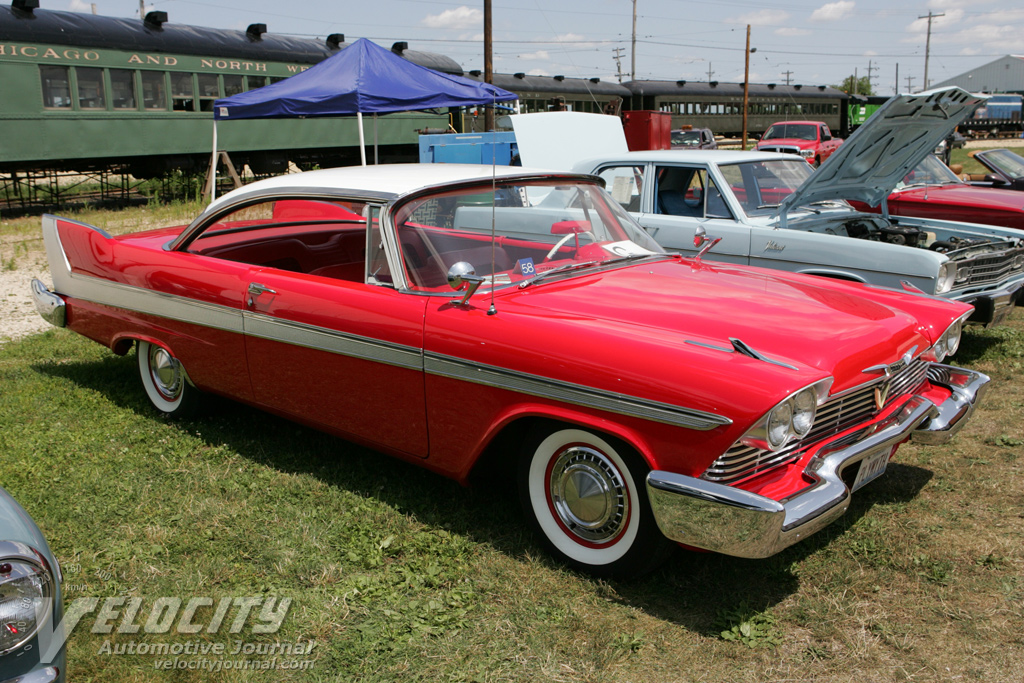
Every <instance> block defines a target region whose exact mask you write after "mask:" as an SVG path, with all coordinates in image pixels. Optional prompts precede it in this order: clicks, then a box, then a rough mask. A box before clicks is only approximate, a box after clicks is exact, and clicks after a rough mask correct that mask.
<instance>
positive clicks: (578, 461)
mask: <svg viewBox="0 0 1024 683" xmlns="http://www.w3.org/2000/svg"><path fill="white" fill-rule="evenodd" d="M549 486H550V493H551V502H552V503H553V505H554V508H555V513H556V514H557V515H558V518H559V520H561V522H562V524H563V525H564V526H565V527H566V528H567V529H569V531H571V532H572V533H573V534H575V535H576V536H578V537H579V538H581V539H583V540H585V541H590V542H591V543H603V542H606V541H610V540H612V539H614V538H615V537H616V536H618V535H619V533H620V532H621V531H622V529H623V527H624V526H625V524H626V521H627V520H628V519H629V496H628V495H627V492H626V486H625V485H624V484H623V483H622V477H621V476H620V475H619V471H618V469H617V468H616V467H615V465H614V463H612V461H611V460H609V459H608V457H607V456H605V455H604V454H603V453H601V452H600V451H597V450H594V449H592V448H588V447H586V446H573V447H571V448H569V449H568V450H566V451H564V452H563V453H561V454H560V455H559V456H558V458H557V459H556V460H555V464H554V467H552V469H551V479H550V482H549Z"/></svg>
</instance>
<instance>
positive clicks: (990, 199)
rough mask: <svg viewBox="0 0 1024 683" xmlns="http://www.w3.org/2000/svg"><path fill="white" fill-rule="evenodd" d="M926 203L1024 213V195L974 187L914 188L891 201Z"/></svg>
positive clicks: (894, 196)
mask: <svg viewBox="0 0 1024 683" xmlns="http://www.w3.org/2000/svg"><path fill="white" fill-rule="evenodd" d="M893 199H899V200H900V201H913V202H924V201H927V202H928V203H929V204H936V203H941V204H949V205H951V206H964V207H978V208H985V209H1002V210H1004V211H1013V212H1016V213H1022V212H1024V195H1022V194H1019V193H1014V192H1007V191H1006V190H997V189H995V188H991V187H976V186H974V185H932V186H930V187H912V188H909V189H906V190H901V191H898V192H894V193H893V194H892V195H890V201H892V200H893Z"/></svg>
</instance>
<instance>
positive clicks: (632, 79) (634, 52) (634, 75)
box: [629, 0, 636, 81]
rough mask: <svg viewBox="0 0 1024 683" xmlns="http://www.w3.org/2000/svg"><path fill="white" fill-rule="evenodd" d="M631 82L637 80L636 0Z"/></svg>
mask: <svg viewBox="0 0 1024 683" xmlns="http://www.w3.org/2000/svg"><path fill="white" fill-rule="evenodd" d="M629 80H631V81H635V80H636V0H633V63H632V65H631V67H630V69H629Z"/></svg>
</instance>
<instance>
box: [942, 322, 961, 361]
mask: <svg viewBox="0 0 1024 683" xmlns="http://www.w3.org/2000/svg"><path fill="white" fill-rule="evenodd" d="M963 328H964V326H963V322H962V321H960V320H957V321H956V322H955V323H953V324H952V325H950V326H949V329H947V330H946V331H945V333H943V335H942V338H941V339H939V344H940V345H941V346H942V347H943V348H945V349H946V355H947V356H952V355H953V354H954V353H956V350H957V349H959V348H960V333H961V332H962V331H963Z"/></svg>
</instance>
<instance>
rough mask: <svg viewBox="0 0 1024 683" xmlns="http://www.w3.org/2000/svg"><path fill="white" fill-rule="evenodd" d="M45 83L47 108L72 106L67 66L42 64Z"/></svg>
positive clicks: (44, 103)
mask: <svg viewBox="0 0 1024 683" xmlns="http://www.w3.org/2000/svg"><path fill="white" fill-rule="evenodd" d="M39 80H40V81H41V82H42V85H43V106H44V107H46V108H47V109H70V108H71V85H70V81H69V79H68V67H66V66H40V67H39Z"/></svg>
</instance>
